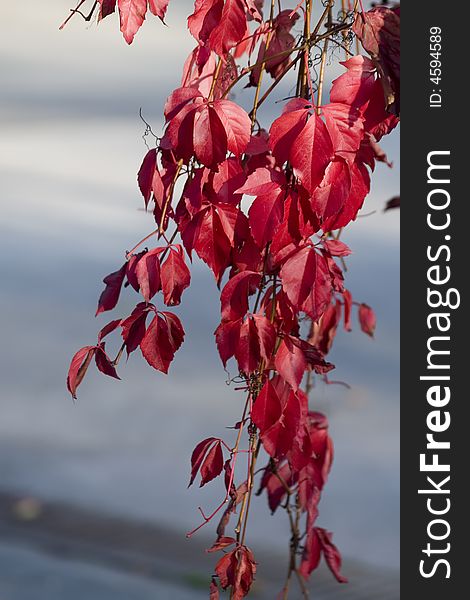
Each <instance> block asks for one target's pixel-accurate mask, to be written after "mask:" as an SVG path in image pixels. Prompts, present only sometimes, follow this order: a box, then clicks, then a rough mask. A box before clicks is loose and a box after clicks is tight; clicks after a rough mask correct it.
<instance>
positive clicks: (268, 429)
mask: <svg viewBox="0 0 470 600" xmlns="http://www.w3.org/2000/svg"><path fill="white" fill-rule="evenodd" d="M84 3H85V0H83V1H82V2H80V3H79V6H78V7H77V9H76V10H75V11H73V12H72V15H73V14H76V13H77V10H80V12H81V10H82V9H81V7H82V5H83V4H84ZM168 4H169V0H148V1H147V0H99V1H98V2H95V3H94V5H93V6H92V7H91V12H90V14H89V15H88V16H87V17H86V18H91V16H92V15H93V14H97V15H98V19H100V20H101V19H104V18H106V17H108V16H110V15H111V14H112V13H113V12H117V13H118V15H119V22H120V29H121V32H122V34H123V36H124V38H125V40H126V42H128V43H129V44H130V43H131V42H133V40H134V38H135V36H136V34H137V32H138V30H139V29H140V27H141V26H142V25H143V24H144V21H145V19H146V18H150V16H151V15H155V16H157V17H158V18H160V19H161V20H162V21H163V20H164V19H165V17H166V14H167V9H168V8H169V7H168ZM265 4H266V5H265ZM282 4H284V2H277V1H276V2H274V1H273V2H266V3H265V2H263V0H196V1H195V5H194V12H193V13H192V14H191V15H190V16H189V18H188V29H189V32H190V34H191V35H192V36H193V37H194V39H195V48H194V50H193V52H192V53H191V54H190V56H189V57H188V59H187V60H186V63H185V65H184V67H183V74H182V79H181V86H180V87H179V88H177V89H175V90H173V91H172V92H171V93H170V94H169V96H168V100H167V101H166V104H165V106H164V116H165V129H164V132H163V135H162V137H160V138H158V139H157V143H156V146H155V147H154V148H152V149H150V150H149V151H148V152H147V154H146V155H145V156H144V158H143V161H142V165H141V167H140V170H139V172H138V177H137V179H138V185H139V188H140V191H141V193H142V196H143V201H144V205H145V208H146V209H147V210H148V211H151V212H152V213H153V217H154V219H155V229H154V230H153V231H152V232H151V233H150V234H148V235H146V236H145V237H144V239H142V240H141V241H140V242H139V243H138V244H136V245H135V246H134V248H133V249H132V250H131V251H130V252H128V253H127V254H126V256H125V260H124V264H123V265H122V266H119V268H118V269H117V270H116V271H114V272H113V273H111V274H109V275H107V276H106V277H105V278H104V284H105V287H104V290H103V292H102V294H101V296H100V298H99V302H98V308H97V315H99V314H101V313H103V312H107V311H111V310H113V309H114V308H115V307H116V306H117V305H118V302H119V298H120V295H121V293H122V292H123V289H124V288H128V291H129V293H134V294H136V296H137V298H138V299H137V303H136V306H135V308H134V310H133V311H132V313H131V314H130V315H129V316H127V317H125V318H118V319H115V320H113V321H111V322H110V323H108V324H107V325H105V326H104V327H103V328H102V329H101V331H100V332H99V334H98V338H97V342H96V344H94V345H90V346H86V347H84V348H82V349H80V350H79V351H78V352H77V353H76V354H75V356H74V357H73V359H72V362H71V365H70V370H69V373H68V378H67V386H68V389H69V391H70V393H71V394H72V396H73V397H74V398H75V397H76V393H77V388H78V386H79V385H80V383H81V382H82V380H83V378H84V376H85V373H86V371H87V369H88V368H89V367H90V365H91V363H92V362H93V361H94V362H95V364H96V367H97V368H98V369H99V371H101V372H102V373H104V374H105V375H108V376H110V377H115V378H118V374H117V371H116V368H117V365H118V363H119V361H120V358H121V355H122V354H123V353H126V354H127V355H130V354H132V353H133V352H136V351H137V350H140V352H141V353H142V356H143V357H144V359H145V360H146V361H147V362H148V363H149V365H150V366H151V367H153V368H154V369H156V370H157V371H161V372H163V373H167V372H168V370H169V368H170V366H171V363H172V361H173V360H174V358H175V355H176V353H177V351H178V350H179V348H180V347H181V345H182V343H183V341H184V337H185V330H184V328H183V324H182V323H181V321H180V319H179V317H178V316H177V314H175V313H174V312H173V307H177V306H178V305H179V304H180V303H181V301H182V299H183V300H184V292H185V290H186V289H187V288H188V286H189V285H190V283H191V270H190V265H191V262H192V261H193V260H194V256H195V255H196V256H197V257H199V259H201V260H202V261H203V262H204V263H206V265H207V266H208V267H209V269H210V270H211V271H212V273H213V275H214V278H215V280H216V283H217V285H218V286H219V289H220V290H221V291H220V302H221V318H220V324H219V325H218V327H217V329H216V331H215V342H216V345H217V349H218V352H219V354H220V358H221V360H222V363H223V365H224V366H225V365H227V363H228V362H229V361H234V364H235V365H236V369H235V370H236V371H237V372H238V376H237V380H238V381H240V382H241V383H240V385H239V386H238V389H241V390H242V391H243V400H242V402H241V416H240V420H239V422H238V423H236V424H235V427H234V434H233V436H231V439H229V440H223V439H222V438H219V437H208V438H207V439H204V440H203V441H200V442H199V443H197V445H196V447H195V449H194V451H193V454H192V457H191V472H190V480H189V484H190V485H191V484H193V483H194V482H198V483H199V485H201V486H204V485H206V484H209V483H210V482H212V481H213V480H214V479H216V478H219V477H220V478H222V479H223V481H224V485H225V495H224V496H223V497H222V498H221V499H220V503H219V504H218V506H217V507H216V508H215V509H214V510H213V511H212V512H211V514H209V515H206V514H205V513H204V512H203V511H202V510H201V514H202V523H201V524H200V525H199V526H198V527H196V529H195V530H194V531H193V532H190V533H189V534H188V535H192V534H193V533H194V532H195V531H197V530H198V529H200V527H202V526H203V525H205V524H206V523H208V522H209V521H212V520H213V519H214V518H217V519H218V520H219V522H218V526H217V537H216V540H215V542H214V545H213V546H212V547H211V548H210V549H209V552H217V553H220V558H219V560H218V562H217V564H216V565H215V568H214V573H213V577H212V579H211V581H210V598H212V599H216V598H218V597H219V593H220V590H221V589H222V590H226V589H230V594H231V596H230V597H231V598H233V599H241V598H244V597H245V596H247V595H248V593H249V591H250V588H251V586H252V583H253V581H254V579H255V575H256V571H257V563H256V560H255V557H254V554H253V551H252V550H251V549H250V548H249V547H248V546H247V545H246V542H247V532H248V520H249V509H250V504H251V501H252V496H253V490H254V489H255V485H256V487H257V491H258V494H263V495H265V496H266V499H267V502H268V505H269V509H270V510H271V511H272V512H275V511H276V510H279V509H282V510H285V511H286V513H287V517H288V519H289V522H290V526H291V534H292V537H291V540H290V546H289V547H290V556H289V568H288V576H287V579H286V584H285V587H284V589H283V590H282V592H281V596H282V598H287V596H288V593H289V585H290V582H291V579H293V577H292V576H293V575H295V576H296V578H297V579H298V582H299V585H300V589H301V592H302V594H303V595H304V596H305V597H306V596H307V588H306V581H307V579H308V578H309V576H310V574H311V573H312V572H313V571H314V570H315V569H316V568H317V567H318V565H319V562H320V560H321V558H322V557H323V558H324V560H325V562H326V564H327V565H328V567H329V568H330V569H331V571H332V573H333V575H334V576H335V577H336V579H337V580H338V581H339V582H345V581H346V580H345V578H344V577H343V576H342V574H341V557H340V553H339V551H338V549H337V548H336V546H335V545H334V543H333V541H332V534H331V533H330V532H328V531H327V530H325V529H323V528H322V527H319V526H318V524H317V518H318V504H319V502H320V498H321V494H322V490H323V488H324V486H325V484H326V482H327V480H328V474H329V472H330V469H331V466H332V462H333V443H332V440H331V438H330V436H329V433H328V422H327V419H326V417H325V416H324V415H322V414H320V413H319V412H317V411H315V408H314V405H313V406H312V404H311V403H312V399H311V398H310V396H311V391H312V387H313V381H314V378H317V379H322V380H324V381H325V382H329V379H328V373H329V372H330V371H331V370H332V369H334V365H332V364H331V363H330V362H329V361H328V354H329V352H330V350H331V347H332V344H333V341H334V339H335V335H336V333H337V331H338V329H339V328H343V329H344V330H346V331H350V330H351V329H352V326H353V325H352V323H353V313H354V312H357V320H358V323H359V325H360V328H361V329H362V330H363V331H364V332H365V333H366V334H368V335H369V336H373V334H374V330H375V325H376V323H375V315H374V312H373V310H372V309H371V308H370V307H369V306H368V305H367V304H365V303H358V302H355V301H354V300H353V298H352V296H351V293H350V292H349V291H348V289H347V288H346V287H345V282H344V268H343V267H344V261H345V258H346V257H347V256H348V255H349V254H350V253H351V250H350V248H349V247H348V246H347V245H346V244H345V243H344V242H342V241H341V240H340V234H341V231H342V229H343V228H345V227H347V226H349V225H350V223H352V222H353V221H354V220H355V219H356V217H357V215H358V212H359V210H360V209H361V207H362V205H363V203H364V199H365V197H366V196H367V194H368V193H369V190H370V178H371V174H372V172H373V171H374V168H375V166H376V162H377V161H379V162H385V163H387V158H386V156H385V154H384V152H383V151H382V150H381V148H380V147H379V145H378V142H379V141H380V139H381V138H382V137H383V136H384V135H387V134H388V133H390V131H392V130H393V129H394V128H395V126H396V125H397V123H398V113H399V23H400V9H399V6H397V5H395V6H392V7H386V6H380V7H376V8H373V9H372V10H370V11H368V12H365V10H364V9H363V7H362V3H361V2H357V1H356V2H350V1H349V2H348V1H343V2H341V3H340V7H339V8H338V6H337V5H338V2H336V4H335V2H333V1H332V0H327V1H326V2H324V3H323V6H322V7H321V10H320V11H318V9H317V7H316V6H315V7H314V6H313V2H311V0H304V1H301V2H299V3H298V4H297V3H296V2H293V3H292V4H293V5H291V6H288V7H283V6H282ZM296 4H297V5H296ZM314 9H315V10H317V12H318V15H317V13H316V12H315V11H314ZM95 10H97V11H98V12H97V13H95V12H94V11H95ZM170 10H171V5H170ZM314 12H315V18H314ZM81 14H82V16H85V15H84V14H83V13H82V12H81ZM361 46H362V49H363V51H364V53H361V51H360V48H361ZM318 50H319V51H320V60H319V63H318V64H317V65H316V68H315V69H314V68H313V67H314V65H313V63H312V61H313V58H312V54H313V53H314V52H316V51H318ZM356 50H357V51H356ZM331 51H334V52H333V54H331V55H330V54H329V53H330V52H331ZM339 53H341V54H343V56H344V58H345V60H343V61H342V62H341V71H342V74H341V75H340V76H339V77H337V78H336V79H335V80H334V81H333V84H332V86H331V90H330V92H329V101H326V95H327V94H326V93H325V91H324V82H325V70H326V67H327V63H328V61H329V60H330V58H331V57H333V58H335V57H336V56H337V55H338V54H339ZM293 73H295V81H296V83H295V81H294V88H293V91H292V94H291V97H290V98H289V99H288V100H286V101H285V102H284V103H283V104H282V105H281V106H280V107H279V112H278V116H277V118H276V119H275V120H274V121H273V122H272V123H270V124H264V125H262V124H261V123H260V122H259V121H258V109H259V108H260V106H261V105H262V104H264V103H265V101H266V100H268V99H270V98H271V97H272V94H273V93H274V90H275V88H276V86H277V85H278V84H279V82H281V81H282V80H283V79H284V78H285V77H287V76H288V75H290V74H293ZM238 84H239V85H240V86H248V87H252V88H253V90H254V91H253V97H254V100H253V105H252V109H251V111H250V112H249V113H247V112H246V111H245V109H244V108H242V107H241V106H240V105H239V104H237V103H236V102H234V101H233V99H232V95H231V91H232V89H233V88H234V87H235V86H236V85H238ZM277 99H278V98H277ZM144 244H148V245H149V246H150V248H144ZM167 307H168V308H169V309H171V310H167ZM111 334H113V335H120V336H121V337H122V346H121V350H120V351H119V353H118V355H117V357H115V358H111V357H110V356H109V355H108V353H107V350H106V347H105V344H106V342H105V338H107V336H110V335H111ZM263 457H264V460H265V463H264V464H263V465H262V466H261V468H260V465H259V460H261V459H262V458H263ZM245 461H247V463H245ZM242 462H243V463H245V464H241V463H242ZM238 467H240V468H238ZM239 479H240V480H239ZM281 596H280V597H281Z"/></svg>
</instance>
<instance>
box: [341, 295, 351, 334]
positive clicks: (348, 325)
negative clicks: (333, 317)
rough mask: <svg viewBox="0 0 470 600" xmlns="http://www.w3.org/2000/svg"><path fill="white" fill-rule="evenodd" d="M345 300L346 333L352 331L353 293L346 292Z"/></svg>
mask: <svg viewBox="0 0 470 600" xmlns="http://www.w3.org/2000/svg"><path fill="white" fill-rule="evenodd" d="M343 300H344V328H345V330H346V331H351V329H352V327H351V309H352V302H353V299H352V296H351V292H350V291H348V290H344V292H343Z"/></svg>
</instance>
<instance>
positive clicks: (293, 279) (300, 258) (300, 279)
mask: <svg viewBox="0 0 470 600" xmlns="http://www.w3.org/2000/svg"><path fill="white" fill-rule="evenodd" d="M316 272H317V253H316V252H315V249H314V248H313V247H312V246H304V247H303V248H300V249H299V250H297V252H295V254H293V255H292V256H291V257H290V258H288V259H287V260H286V262H285V263H284V264H283V266H282V267H281V273H280V274H281V279H282V287H283V288H284V291H285V292H286V294H287V297H288V298H289V300H290V302H291V303H292V304H293V305H294V307H296V308H300V307H301V306H302V305H303V303H304V302H305V300H306V299H307V297H308V295H309V294H310V293H311V290H312V289H313V287H314V285H315V278H316Z"/></svg>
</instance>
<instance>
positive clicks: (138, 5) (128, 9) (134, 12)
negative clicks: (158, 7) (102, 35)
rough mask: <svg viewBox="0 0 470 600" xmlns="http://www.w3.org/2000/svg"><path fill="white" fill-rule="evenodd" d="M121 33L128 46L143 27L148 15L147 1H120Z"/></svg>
mask: <svg viewBox="0 0 470 600" xmlns="http://www.w3.org/2000/svg"><path fill="white" fill-rule="evenodd" d="M118 6H119V17H120V20H121V31H122V34H123V36H124V39H125V40H126V42H127V43H128V44H132V41H133V40H134V36H135V34H136V33H137V31H138V30H139V29H140V27H141V26H142V23H143V22H144V20H145V14H146V13H147V0H118Z"/></svg>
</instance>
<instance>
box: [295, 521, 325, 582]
mask: <svg viewBox="0 0 470 600" xmlns="http://www.w3.org/2000/svg"><path fill="white" fill-rule="evenodd" d="M321 550H322V546H321V543H320V538H319V536H318V533H317V528H316V527H311V528H310V529H309V530H308V532H307V539H306V541H305V545H304V551H303V554H302V561H301V563H300V567H299V572H300V574H301V575H302V577H303V578H304V579H308V578H309V577H310V574H311V573H312V572H313V571H315V569H316V568H317V567H318V565H319V564H320V558H321Z"/></svg>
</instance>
